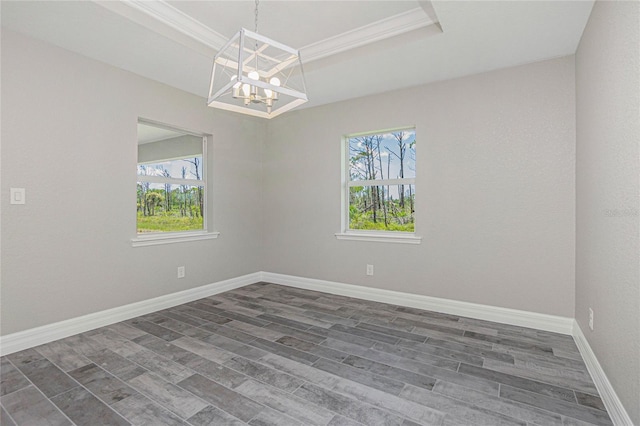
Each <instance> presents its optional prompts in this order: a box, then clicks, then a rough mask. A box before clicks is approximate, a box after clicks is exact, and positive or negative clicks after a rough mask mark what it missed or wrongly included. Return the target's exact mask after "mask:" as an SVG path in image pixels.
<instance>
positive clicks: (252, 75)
mask: <svg viewBox="0 0 640 426" xmlns="http://www.w3.org/2000/svg"><path fill="white" fill-rule="evenodd" d="M247 77H249V78H250V79H251V80H260V74H258V72H257V71H251V72H250V73H249V74H248V75H247Z"/></svg>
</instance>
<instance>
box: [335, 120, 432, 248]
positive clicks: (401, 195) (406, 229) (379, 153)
mask: <svg viewBox="0 0 640 426" xmlns="http://www.w3.org/2000/svg"><path fill="white" fill-rule="evenodd" d="M343 153H344V155H343V158H344V171H345V175H344V187H343V195H344V200H343V232H342V233H340V234H336V236H337V237H338V238H340V239H367V240H376V241H392V242H411V243H419V242H420V240H419V238H416V237H415V235H414V233H415V216H414V209H415V196H416V186H415V177H416V132H415V129H414V128H407V129H397V130H387V131H380V132H375V133H364V134H356V135H347V136H345V137H344V146H343Z"/></svg>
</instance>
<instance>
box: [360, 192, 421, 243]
mask: <svg viewBox="0 0 640 426" xmlns="http://www.w3.org/2000/svg"><path fill="white" fill-rule="evenodd" d="M415 194H416V189H415V185H380V186H353V187H351V188H349V229H362V230H383V231H402V232H414V222H415V220H414V205H415Z"/></svg>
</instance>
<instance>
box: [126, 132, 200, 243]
mask: <svg viewBox="0 0 640 426" xmlns="http://www.w3.org/2000/svg"><path fill="white" fill-rule="evenodd" d="M206 147H207V135H204V134H198V133H192V132H189V131H185V130H181V129H177V128H173V127H170V126H166V125H161V124H157V123H152V122H148V121H145V120H140V121H139V122H138V170H137V175H138V178H137V196H136V215H137V219H136V228H137V233H138V236H139V237H141V236H154V235H156V236H158V235H162V236H165V237H166V236H168V235H171V233H192V232H201V233H202V232H206V230H207V220H206V218H207V212H206V209H207V203H206V194H207V179H206V176H207V173H206V166H207V164H206V158H207V156H206Z"/></svg>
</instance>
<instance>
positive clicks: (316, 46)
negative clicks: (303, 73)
mask: <svg viewBox="0 0 640 426" xmlns="http://www.w3.org/2000/svg"><path fill="white" fill-rule="evenodd" d="M433 16H435V15H433ZM437 23H438V21H437V20H436V19H434V18H432V17H430V16H429V15H428V14H427V13H426V12H425V9H424V8H423V7H416V8H415V9H411V10H408V11H406V12H403V13H399V14H397V15H393V16H390V17H388V18H384V19H381V20H379V21H375V22H372V23H370V24H367V25H364V26H362V27H359V28H355V29H353V30H350V31H347V32H344V33H342V34H338V35H336V36H333V37H329V38H327V39H324V40H321V41H318V42H316V43H312V44H309V45H307V46H305V47H303V48H301V49H300V51H301V57H302V60H303V62H311V61H315V60H318V59H322V58H326V57H327V56H331V55H335V54H337V53H340V52H344V51H347V50H351V49H355V48H356V47H360V46H364V45H366V44H370V43H375V42H376V41H380V40H384V39H387V38H391V37H395V36H398V35H400V34H404V33H407V32H409V31H413V30H417V29H419V28H424V27H427V26H430V25H433V24H437Z"/></svg>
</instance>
